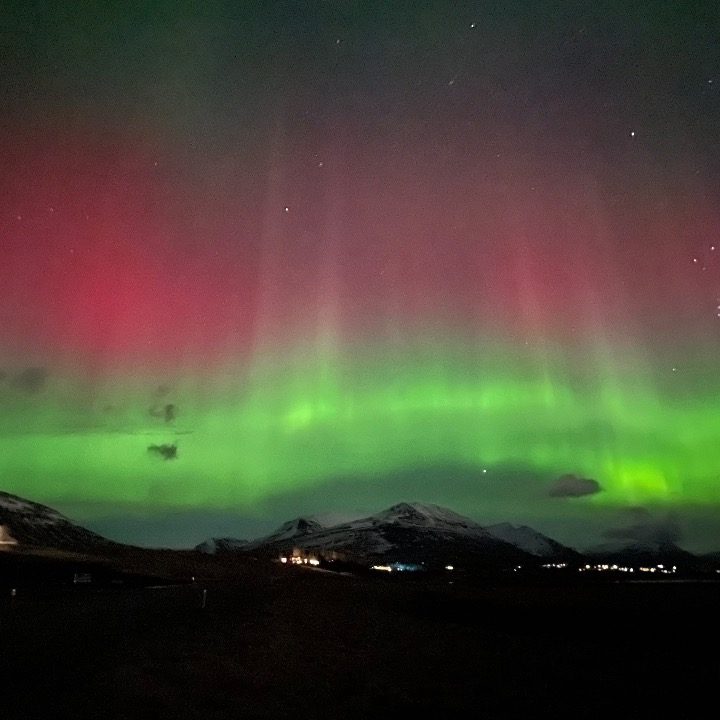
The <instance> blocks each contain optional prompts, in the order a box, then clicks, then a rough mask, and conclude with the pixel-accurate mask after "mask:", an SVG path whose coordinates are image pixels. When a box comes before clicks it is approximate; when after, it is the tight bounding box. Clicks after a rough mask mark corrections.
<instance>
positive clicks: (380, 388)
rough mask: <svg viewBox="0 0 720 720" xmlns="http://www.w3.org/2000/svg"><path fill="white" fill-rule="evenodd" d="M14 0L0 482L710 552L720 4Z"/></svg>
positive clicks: (138, 513) (138, 506)
mask: <svg viewBox="0 0 720 720" xmlns="http://www.w3.org/2000/svg"><path fill="white" fill-rule="evenodd" d="M5 8H6V9H5V10H4V12H3V17H2V19H1V20H0V147H2V163H0V198H1V202H0V250H1V251H2V254H1V255H0V486H1V487H2V489H4V490H6V491H9V492H14V493H16V494H19V495H22V496H25V497H28V498H30V499H34V500H36V501H39V502H44V503H46V504H50V505H53V506H54V507H57V508H58V509H60V510H61V511H64V512H66V513H67V514H69V515H71V516H72V517H73V518H75V519H77V520H78V521H81V522H83V523H84V524H86V525H88V526H89V527H92V528H93V529H95V530H98V531H100V532H104V533H106V534H108V535H109V536H111V537H113V538H115V539H118V540H125V541H129V542H138V543H143V544H167V545H172V546H183V545H190V544H194V543H196V542H199V541H200V540H202V539H203V538H204V537H206V536H208V535H223V534H224V535H228V534H229V535H235V536H241V537H242V536H253V535H257V534H259V533H261V532H263V531H266V530H269V529H271V528H272V527H273V526H274V525H277V524H279V522H280V521H282V520H285V519H287V518H289V517H293V516H296V515H298V514H300V513H315V514H318V513H319V514H323V513H324V514H327V513H333V514H334V516H336V517H340V516H343V515H346V516H350V515H357V514H361V513H368V512H375V511H378V510H380V509H382V508H383V507H385V506H387V505H389V504H392V503H394V502H398V501H401V500H407V501H413V500H420V501H425V502H436V503H439V504H442V505H447V506H449V507H451V508H453V509H455V510H456V511H458V512H461V513H463V514H466V515H469V516H470V517H472V518H474V519H476V520H479V521H481V522H496V521H501V520H507V521H512V522H524V523H528V524H531V525H533V526H534V527H536V528H537V529H539V530H543V531H545V532H548V533H550V534H553V535H554V536H555V537H557V538H558V539H559V540H561V541H564V542H568V543H570V544H574V545H577V546H587V545H592V544H594V543H595V542H599V541H601V540H602V538H603V536H606V537H608V536H613V533H614V534H615V535H614V536H617V533H618V527H621V528H622V527H627V526H628V523H629V522H631V521H633V518H635V519H636V518H637V517H638V513H640V515H641V516H642V517H643V518H644V520H643V522H644V523H645V526H646V529H647V528H650V529H651V530H652V528H658V527H660V528H667V527H669V526H671V527H672V528H675V529H676V530H675V531H674V533H675V534H674V537H676V539H678V540H679V541H681V544H684V545H685V546H686V547H688V548H689V549H696V550H698V549H706V550H709V549H717V548H718V547H720V402H719V401H720V372H718V371H719V370H720V365H719V361H718V356H719V351H720V44H718V42H717V38H718V37H719V36H720V12H719V11H718V9H717V6H716V4H715V3H712V2H692V1H688V2H683V3H677V2H670V1H664V2H659V1H655V2H652V1H650V2H644V3H628V2H626V1H625V0H623V1H620V0H617V1H604V0H599V1H597V2H592V3H583V2H573V1H562V2H560V1H557V2H551V1H549V0H537V1H536V2H524V1H523V2H512V1H511V0H504V1H502V2H500V1H498V2H487V1H484V2H469V1H465V0H454V1H453V2H449V1H448V2H441V1H439V0H429V1H428V2H417V3H401V2H397V3H388V2H385V1H382V2H381V1H372V0H367V1H365V2H359V1H356V0H324V1H323V0H304V1H303V2H298V1H291V0H286V1H284V2H280V1H277V2H274V1H272V0H270V1H267V2H251V1H247V2H241V3H238V2H220V1H213V0H209V1H208V2H205V3H194V2H182V1H179V0H173V2H162V1H161V0H158V2H153V3H147V2H131V1H129V2H123V3H106V2H93V1H92V0H90V1H89V2H85V3H70V4H68V3H53V2H32V1H29V0H24V1H23V2H16V3H15V2H8V3H6V4H5ZM633 522H634V521H633ZM608 534H609V535H608Z"/></svg>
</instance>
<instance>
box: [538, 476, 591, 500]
mask: <svg viewBox="0 0 720 720" xmlns="http://www.w3.org/2000/svg"><path fill="white" fill-rule="evenodd" d="M601 491H602V487H601V486H600V483H599V482H598V481H597V480H593V479H592V478H584V477H578V476H577V475H563V476H562V477H559V478H558V479H557V480H556V481H555V482H554V483H553V484H552V485H551V486H550V489H549V491H548V495H550V497H583V496H584V495H595V494H596V493H599V492H601Z"/></svg>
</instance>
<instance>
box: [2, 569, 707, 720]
mask: <svg viewBox="0 0 720 720" xmlns="http://www.w3.org/2000/svg"><path fill="white" fill-rule="evenodd" d="M214 563H215V564H214ZM222 563H223V561H222V560H218V561H213V560H212V559H208V560H203V561H197V565H196V567H194V568H193V572H194V573H197V575H196V584H195V585H183V586H176V587H164V588H141V587H136V588H132V587H126V588H122V589H120V588H109V587H108V588H105V589H88V588H86V589H77V588H74V589H73V588H66V589H64V590H56V591H53V592H39V591H37V590H36V591H32V592H29V591H28V592H26V593H24V594H23V593H21V592H20V591H19V592H18V596H17V597H16V598H15V601H14V603H13V605H12V606H11V603H10V600H9V598H8V597H7V596H6V595H4V596H3V598H2V601H1V602H0V622H1V626H0V631H1V633H2V635H1V637H2V648H1V652H0V682H1V683H2V685H3V692H2V695H1V696H0V708H1V713H2V717H3V718H4V719H6V718H15V717H24V718H33V719H34V718H44V719H49V718H61V717H62V718H64V717H68V718H133V719H138V718H203V719H205V720H212V719H216V718H217V719H219V718H274V719H275V718H289V717H292V718H295V719H298V718H300V719H302V718H384V717H396V718H399V717H404V716H405V714H406V713H408V712H409V713H412V714H413V715H415V716H417V717H423V716H426V715H427V714H428V713H431V714H432V715H433V716H435V717H438V718H446V717H447V718H452V717H458V716H460V715H463V716H465V715H467V714H470V716H472V717H475V716H477V717H488V718H495V717H527V718H535V717H553V716H556V717H557V716H560V715H563V716H565V715H568V714H570V715H572V716H574V717H639V716H645V715H649V714H653V713H656V716H657V717H668V716H670V714H671V713H672V714H674V712H673V710H675V709H676V708H680V713H679V715H678V716H679V717H700V715H696V714H695V712H694V711H693V710H692V709H691V708H693V707H695V704H696V703H697V702H698V701H699V700H701V699H703V698H710V697H712V696H715V695H716V694H717V688H718V684H719V682H720V659H719V654H718V652H719V650H718V649H719V645H718V641H719V640H720V627H719V623H718V615H717V612H718V609H720V585H717V584H626V585H617V584H607V585H599V586H595V587H592V586H584V587H583V586H572V587H557V586H555V587H553V586H535V587H533V586H530V585H528V586H522V585H514V586H508V585H505V586H503V585H499V584H495V586H494V587H476V588H468V587H465V588H463V587H460V586H459V585H458V584H454V585H448V584H434V585H428V584H422V583H416V582H414V581H413V582H407V581H406V582H395V581H394V579H392V578H355V577H348V576H337V575H332V574H329V573H323V572H317V571H313V570H309V569H305V568H285V567H276V566H269V565H265V564H261V563H257V562H256V563H253V562H251V561H246V562H244V563H239V562H235V564H232V565H226V566H224V565H223V564H222ZM202 588H206V589H207V601H206V607H205V608H204V609H203V608H202V607H201V597H202Z"/></svg>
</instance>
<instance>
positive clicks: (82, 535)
mask: <svg viewBox="0 0 720 720" xmlns="http://www.w3.org/2000/svg"><path fill="white" fill-rule="evenodd" d="M0 526H1V527H2V528H3V531H2V532H3V534H4V535H9V536H11V537H12V538H13V540H15V541H17V544H18V545H20V546H22V545H31V546H36V547H55V548H63V549H72V550H85V549H87V548H88V547H91V546H100V545H104V546H108V545H112V544H113V543H112V542H111V541H110V540H107V539H106V538H104V537H101V536H100V535H98V534H97V533H94V532H92V531H90V530H87V529H86V528H84V527H81V526H80V525H76V524H75V523H73V522H72V521H71V520H69V519H68V518H66V517H65V516H64V515H62V514H61V513H59V512H58V511H57V510H53V509H52V508H50V507H47V506H46V505H41V504H40V503H36V502H32V501H31V500H25V499H24V498H21V497H18V496H17V495H12V494H11V493H7V492H2V491H0Z"/></svg>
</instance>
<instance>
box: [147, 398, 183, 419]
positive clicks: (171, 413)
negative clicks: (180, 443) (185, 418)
mask: <svg viewBox="0 0 720 720" xmlns="http://www.w3.org/2000/svg"><path fill="white" fill-rule="evenodd" d="M177 411H178V408H177V405H175V404H174V403H167V404H166V405H162V406H158V405H153V406H152V407H151V408H150V410H149V412H150V414H151V415H152V416H153V417H156V418H162V419H163V420H164V421H165V422H167V423H169V422H172V421H173V420H174V419H175V418H176V417H177Z"/></svg>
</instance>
